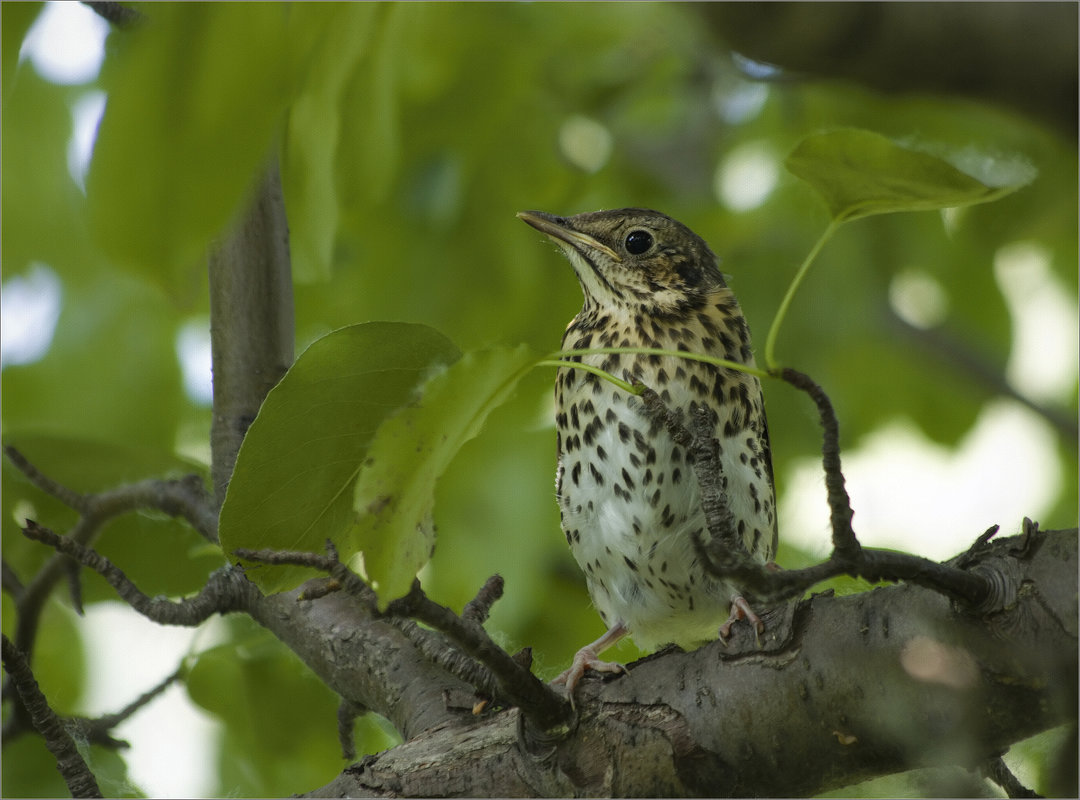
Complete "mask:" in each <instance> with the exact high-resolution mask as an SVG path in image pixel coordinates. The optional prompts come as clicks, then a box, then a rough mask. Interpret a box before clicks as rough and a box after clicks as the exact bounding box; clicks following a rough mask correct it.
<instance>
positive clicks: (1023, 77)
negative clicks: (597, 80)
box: [699, 2, 1077, 138]
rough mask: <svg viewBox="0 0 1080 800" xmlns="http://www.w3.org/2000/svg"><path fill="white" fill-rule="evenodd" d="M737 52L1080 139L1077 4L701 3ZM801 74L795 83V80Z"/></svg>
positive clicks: (712, 24) (800, 71)
mask: <svg viewBox="0 0 1080 800" xmlns="http://www.w3.org/2000/svg"><path fill="white" fill-rule="evenodd" d="M699 8H700V10H701V13H702V14H703V15H704V19H705V21H706V23H707V24H708V25H709V26H710V27H711V28H712V30H713V31H714V32H715V33H717V34H718V35H720V36H721V37H723V39H724V40H725V41H726V42H727V43H728V45H729V46H730V47H731V49H733V50H735V51H737V52H738V53H740V54H742V55H744V56H748V57H749V58H752V59H754V60H756V61H760V62H766V63H768V64H775V65H778V66H780V67H783V68H784V69H785V70H787V71H788V77H789V78H790V77H797V78H799V79H801V80H804V81H805V80H806V79H807V78H808V77H818V78H826V79H832V78H838V79H843V80H850V81H855V82H857V83H859V84H862V85H864V86H868V87H871V88H874V89H878V90H880V91H892V92H922V93H926V92H933V93H937V94H944V95H949V94H955V95H960V96H963V97H970V98H975V99H978V100H984V101H991V102H996V103H1001V104H1004V105H1006V106H1011V107H1013V108H1016V109H1019V110H1021V111H1023V112H1026V113H1028V114H1033V115H1035V116H1037V117H1039V118H1041V119H1043V120H1046V121H1049V122H1050V123H1052V124H1054V125H1055V126H1057V127H1058V129H1059V130H1061V131H1062V132H1064V133H1065V134H1066V136H1068V137H1070V138H1075V136H1076V124H1077V73H1076V61H1077V39H1076V27H1077V8H1076V4H1074V3H1040V4H1039V5H1037V6H1032V5H1031V4H1030V3H1026V2H1006V3H926V4H911V3H815V4H813V5H810V4H805V3H702V4H700V6H699ZM792 73H794V75H792Z"/></svg>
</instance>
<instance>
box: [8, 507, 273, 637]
mask: <svg viewBox="0 0 1080 800" xmlns="http://www.w3.org/2000/svg"><path fill="white" fill-rule="evenodd" d="M23 533H24V534H25V535H26V536H27V537H28V538H30V539H33V540H34V541H38V542H41V543H43V544H47V545H49V546H50V547H52V548H54V549H55V550H56V551H57V552H60V553H63V554H64V555H66V556H70V557H71V558H74V559H75V560H77V561H78V562H79V563H80V564H82V565H83V566H86V567H89V568H90V569H92V570H94V571H95V572H97V573H98V574H100V575H101V576H102V577H103V578H105V580H107V581H108V582H109V583H110V584H111V585H112V587H113V588H114V589H115V590H116V592H117V594H119V595H120V598H121V599H122V600H124V601H125V602H126V603H127V604H128V605H130V606H131V607H132V608H134V609H135V610H136V611H138V612H139V613H140V614H142V615H143V616H144V617H146V618H147V619H151V620H153V621H154V622H157V623H160V624H162V625H183V626H189V627H190V626H195V625H199V624H200V623H202V622H204V621H205V620H206V619H208V618H209V617H211V616H212V615H214V614H226V613H229V612H231V611H241V610H244V609H246V608H248V607H250V605H251V603H252V602H253V601H254V599H255V597H256V596H257V592H258V590H257V589H256V588H255V586H254V584H252V583H250V582H249V581H248V580H247V579H246V578H245V577H244V576H243V574H242V571H241V570H239V569H238V568H236V567H222V568H221V569H219V570H217V571H216V572H213V573H211V575H210V578H209V579H208V580H207V582H206V586H204V587H203V589H202V591H200V592H199V593H198V594H197V595H195V596H194V597H189V598H185V599H183V600H177V601H172V600H169V599H167V598H164V597H149V596H148V595H146V594H144V593H143V592H142V591H140V590H139V588H138V587H137V586H136V585H135V584H134V583H132V582H131V580H130V579H129V578H128V577H127V576H126V575H125V574H124V572H123V571H122V570H121V569H120V568H119V567H117V566H116V565H115V564H113V563H112V562H110V561H109V560H108V559H107V558H105V557H104V556H102V555H100V554H99V553H97V552H95V551H94V550H92V549H91V548H89V547H85V546H84V545H81V544H79V543H78V542H76V541H74V540H73V539H72V537H70V536H57V535H56V534H55V533H53V532H52V531H51V530H49V529H48V528H44V527H42V526H41V525H38V524H37V523H36V522H33V521H32V520H27V523H26V527H25V528H23Z"/></svg>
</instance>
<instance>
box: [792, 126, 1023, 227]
mask: <svg viewBox="0 0 1080 800" xmlns="http://www.w3.org/2000/svg"><path fill="white" fill-rule="evenodd" d="M784 164H785V165H786V166H787V168H788V169H789V170H791V171H792V172H793V173H794V174H795V175H798V176H799V177H800V178H802V179H803V180H805V181H806V182H808V183H809V184H810V185H811V186H813V187H814V188H815V189H817V190H818V192H819V193H820V194H821V195H822V197H824V198H825V202H826V204H827V205H828V207H829V212H830V213H831V214H832V216H833V219H835V220H837V221H841V222H848V221H851V220H854V219H859V218H860V217H868V216H870V215H871V214H889V213H894V212H897V211H936V210H939V209H942V208H953V207H957V206H966V205H971V204H973V203H985V202H988V201H990V200H998V199H1000V198H1002V197H1004V196H1005V195H1007V194H1010V193H1011V192H1015V191H1016V190H1017V189H1019V188H1020V187H1021V186H1023V185H1025V184H1028V183H1030V182H1031V181H1032V180H1033V179H1034V177H1035V176H1034V174H1032V171H1031V170H1030V168H1026V169H1025V168H1024V167H1023V166H1022V165H1020V164H1019V162H1017V163H1014V164H1013V165H1010V166H1009V167H1008V168H1007V169H1004V170H1002V171H999V173H998V174H997V175H993V176H990V175H987V176H985V179H986V181H993V182H992V183H988V182H984V181H982V180H979V179H978V177H976V176H974V175H969V174H968V173H966V172H963V171H961V170H959V169H957V168H956V167H954V166H953V165H952V164H950V163H948V161H945V160H943V159H941V158H937V157H935V156H932V155H930V154H928V153H921V152H919V151H917V150H912V149H909V148H907V147H903V146H901V145H899V144H897V143H895V142H893V141H891V140H889V139H887V138H886V137H884V136H881V135H880V134H876V133H873V132H871V131H864V130H857V129H846V130H837V131H829V132H828V133H818V134H814V135H812V136H807V137H806V138H805V139H803V140H802V141H801V142H799V144H798V145H797V146H796V147H795V149H794V150H793V151H792V152H791V154H790V155H789V156H788V157H787V158H786V159H785V160H784ZM1002 173H1004V174H1002Z"/></svg>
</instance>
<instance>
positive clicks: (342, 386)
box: [220, 322, 459, 592]
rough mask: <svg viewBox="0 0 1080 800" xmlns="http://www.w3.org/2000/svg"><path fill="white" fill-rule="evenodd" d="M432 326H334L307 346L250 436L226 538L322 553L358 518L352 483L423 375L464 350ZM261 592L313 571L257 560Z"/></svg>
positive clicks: (229, 502) (235, 543)
mask: <svg viewBox="0 0 1080 800" xmlns="http://www.w3.org/2000/svg"><path fill="white" fill-rule="evenodd" d="M458 355H459V354H458V350H457V348H456V347H454V345H453V344H452V343H451V342H450V340H448V339H447V338H446V337H444V336H443V335H442V334H440V333H438V332H437V331H435V330H434V329H432V328H429V327H427V326H425V325H412V324H406V323H394V322H371V323H365V324H362V325H353V326H350V327H347V328H342V329H340V330H337V331H334V332H333V333H331V334H328V335H327V336H324V337H323V338H322V339H319V340H318V341H316V342H315V343H314V344H312V345H311V347H309V348H308V349H307V350H305V351H304V352H303V353H302V354H301V355H300V357H299V358H298V359H297V360H296V363H295V364H293V366H292V368H290V369H289V371H288V373H286V375H285V377H284V378H282V380H281V382H280V383H279V384H278V385H277V386H275V387H274V388H273V389H272V390H271V391H270V393H269V394H268V395H267V397H266V400H265V401H264V402H263V405H262V409H261V410H260V411H259V415H258V417H256V418H255V421H254V422H253V423H252V425H251V428H250V429H249V430H248V432H247V436H246V437H245V438H244V444H243V446H242V447H241V448H240V453H239V455H238V457H237V460H236V469H235V471H234V473H233V477H232V481H231V482H230V483H229V490H228V493H227V495H226V498H225V503H224V505H223V506H222V509H221V520H220V535H221V543H222V546H223V547H224V549H225V551H226V552H227V553H229V552H232V551H233V550H235V549H236V548H238V547H245V548H253V549H258V548H274V549H284V550H305V551H322V549H323V547H324V546H325V543H326V539H327V538H330V539H333V540H334V541H335V542H338V539H339V538H340V536H341V534H342V533H343V532H344V531H345V530H346V529H347V527H348V526H349V524H350V523H351V522H352V487H353V483H354V482H355V479H356V475H357V472H358V471H359V469H360V464H361V462H362V461H363V460H364V456H365V453H366V452H367V449H368V445H369V443H370V442H371V439H372V436H374V434H375V431H376V429H377V428H378V427H379V425H380V424H381V423H382V422H383V420H384V419H385V418H386V417H387V416H388V415H390V414H392V413H394V412H395V411H396V410H397V409H399V408H401V407H402V406H404V405H405V404H406V403H408V402H409V401H410V400H411V399H412V398H413V397H414V395H415V390H416V387H417V386H419V385H420V384H421V382H422V381H423V379H424V377H425V376H427V375H428V374H429V373H430V372H431V370H433V369H435V368H436V367H438V366H442V365H446V364H449V363H451V362H453V361H455V360H456V359H457V358H458ZM249 575H250V577H251V578H252V579H253V580H254V581H255V582H256V583H257V584H258V585H259V586H260V588H262V589H263V591H267V592H272V591H281V590H283V589H286V588H289V587H291V586H293V585H295V584H296V583H297V582H299V581H300V580H301V579H302V578H303V577H305V575H306V573H304V572H303V571H302V570H299V569H297V568H289V567H253V568H252V569H251V570H250V572H249Z"/></svg>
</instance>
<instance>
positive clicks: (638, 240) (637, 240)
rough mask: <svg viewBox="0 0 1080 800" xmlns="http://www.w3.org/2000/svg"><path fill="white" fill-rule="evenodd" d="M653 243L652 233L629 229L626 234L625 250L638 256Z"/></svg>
mask: <svg viewBox="0 0 1080 800" xmlns="http://www.w3.org/2000/svg"><path fill="white" fill-rule="evenodd" d="M652 245H653V237H652V234H651V233H649V232H648V231H630V233H628V234H626V252H628V253H630V254H631V255H635V256H639V255H641V254H642V253H644V252H645V251H646V250H648V249H649V248H650V247H652Z"/></svg>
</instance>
